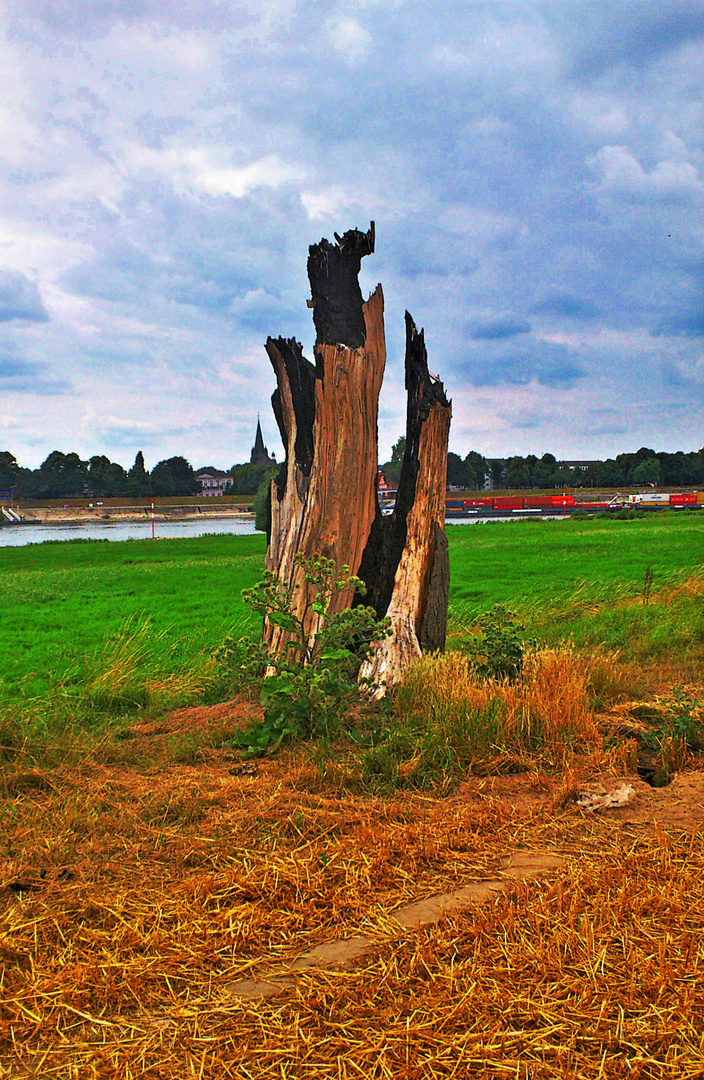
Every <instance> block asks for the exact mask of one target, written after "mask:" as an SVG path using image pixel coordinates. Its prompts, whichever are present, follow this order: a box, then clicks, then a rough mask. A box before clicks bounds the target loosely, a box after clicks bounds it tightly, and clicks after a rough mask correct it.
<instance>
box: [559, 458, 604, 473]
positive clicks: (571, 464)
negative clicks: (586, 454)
mask: <svg viewBox="0 0 704 1080" xmlns="http://www.w3.org/2000/svg"><path fill="white" fill-rule="evenodd" d="M602 464H603V462H601V461H589V460H582V461H558V463H557V465H558V468H560V469H572V472H586V471H587V469H591V467H592V465H602Z"/></svg>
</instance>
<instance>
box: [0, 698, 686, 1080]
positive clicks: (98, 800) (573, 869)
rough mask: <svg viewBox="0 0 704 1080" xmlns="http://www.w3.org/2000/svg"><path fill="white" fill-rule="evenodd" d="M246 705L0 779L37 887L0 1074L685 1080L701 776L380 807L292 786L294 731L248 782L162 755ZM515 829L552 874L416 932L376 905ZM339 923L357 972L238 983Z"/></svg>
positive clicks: (139, 731)
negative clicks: (252, 993)
mask: <svg viewBox="0 0 704 1080" xmlns="http://www.w3.org/2000/svg"><path fill="white" fill-rule="evenodd" d="M243 708H245V707H244V706H241V705H237V704H231V705H221V706H216V707H214V708H210V709H201V710H196V711H193V710H190V711H188V712H182V713H177V714H174V715H173V716H171V717H169V718H167V719H166V720H165V721H163V722H161V723H159V724H152V725H148V724H144V723H143V724H141V725H135V726H134V727H133V728H132V730H131V732H130V733H129V734H130V735H131V736H132V737H131V738H130V739H127V740H125V741H124V742H123V743H122V744H121V747H122V748H121V749H120V748H118V749H117V750H112V751H111V752H110V754H107V753H106V752H105V751H104V750H103V752H102V753H100V752H95V753H93V754H92V755H91V756H88V757H86V759H85V760H84V761H83V762H82V763H79V764H73V765H71V766H70V767H69V766H66V767H64V768H58V769H54V770H52V771H51V773H48V772H43V771H37V770H26V771H22V769H21V768H20V767H19V766H18V767H16V768H15V769H14V770H10V771H8V772H7V773H6V777H5V783H6V786H7V793H6V794H7V798H6V800H5V802H4V809H3V819H2V837H3V849H2V852H1V858H0V874H1V880H2V881H3V882H9V883H19V884H20V885H24V886H28V885H32V886H34V888H32V889H26V890H25V891H22V892H13V891H11V890H8V889H4V890H3V894H2V899H1V900H0V905H1V906H0V958H1V959H2V979H1V983H0V1009H1V1010H2V1012H1V1017H2V1029H1V1032H2V1034H1V1038H2V1042H1V1043H0V1062H1V1065H0V1076H3V1077H20V1076H36V1077H43V1078H44V1077H45V1078H47V1080H49V1078H52V1080H53V1078H61V1080H64V1078H66V1080H68V1078H76V1080H79V1078H80V1080H83V1078H86V1080H89V1078H93V1077H105V1078H113V1077H114V1078H120V1080H122V1078H124V1080H128V1078H136V1077H142V1076H148V1077H154V1078H163V1080H166V1078H168V1080H172V1078H175V1077H178V1078H182V1077H183V1078H189V1077H194V1078H203V1080H215V1078H218V1080H220V1078H224V1077H237V1078H248V1077H252V1078H269V1077H270V1078H272V1080H273V1078H276V1080H285V1078H289V1080H297V1078H304V1077H305V1078H309V1077H310V1078H317V1077H322V1078H331V1080H332V1078H335V1080H339V1078H343V1077H345V1078H358V1077H370V1078H376V1077H379V1078H381V1077H389V1078H391V1077H393V1078H394V1080H396V1078H401V1077H402V1078H407V1080H410V1078H418V1080H420V1078H435V1077H438V1078H439V1077H443V1078H449V1077H456V1078H459V1077H465V1076H473V1077H475V1076H476V1077H486V1078H489V1077H491V1078H494V1077H496V1078H509V1077H516V1078H520V1080H528V1078H533V1080H537V1078H541V1080H542V1078H547V1077H564V1078H588V1080H597V1078H599V1080H601V1078H611V1077H613V1078H616V1077H619V1078H620V1077H624V1078H625V1077H628V1078H629V1080H630V1078H633V1077H637V1078H642V1080H645V1078H647V1080H651V1078H653V1080H655V1078H657V1080H660V1078H665V1077H668V1078H670V1077H671V1078H673V1080H687V1078H689V1080H694V1078H695V1077H698V1078H700V1077H702V1075H704V1066H703V1064H702V1063H703V1062H704V945H703V944H702V935H701V928H702V925H704V889H703V888H702V879H703V871H704V848H703V845H702V840H703V838H704V834H703V832H702V818H704V809H702V806H703V805H704V774H702V773H696V772H690V773H688V774H686V776H683V777H681V778H678V779H677V780H676V781H675V783H674V784H673V785H672V786H671V787H669V788H663V789H661V790H657V791H656V790H653V789H651V788H648V787H647V786H646V785H645V784H643V783H642V782H640V781H638V779H637V778H633V777H631V778H630V779H631V782H632V783H633V785H634V787H635V788H636V790H637V793H638V795H637V799H636V802H635V804H633V805H632V806H629V807H627V808H625V809H624V810H613V811H607V812H605V813H603V814H600V815H599V814H596V815H590V814H587V813H585V812H584V811H581V810H579V809H578V808H577V807H576V805H575V803H574V792H575V787H576V786H578V784H577V779H576V778H575V776H574V775H573V776H571V777H570V776H569V775H568V776H567V777H566V778H565V777H559V776H556V777H554V778H552V779H551V778H550V777H549V776H547V775H545V774H544V773H540V772H533V773H529V774H524V775H523V776H519V777H511V776H500V777H494V778H489V777H487V778H479V777H476V778H474V779H468V780H467V781H466V782H465V783H464V784H463V785H462V786H461V787H460V788H459V790H458V791H457V792H456V793H455V794H454V795H452V796H451V797H450V798H445V799H436V798H434V797H431V796H428V795H422V794H418V793H403V794H402V795H397V796H395V797H393V798H388V799H386V800H382V799H376V798H359V797H352V796H344V795H342V796H339V795H331V794H329V793H327V794H326V793H325V791H319V792H317V793H312V792H311V790H310V776H311V764H310V759H309V758H308V757H307V755H306V753H305V751H299V752H298V753H293V752H291V753H290V754H289V755H287V756H281V757H279V758H278V759H276V760H273V761H271V762H267V763H263V764H261V765H259V766H258V768H257V769H256V771H255V772H253V773H251V774H247V773H244V772H242V770H241V767H240V766H239V765H237V763H236V762H234V761H233V759H232V756H231V755H229V754H228V753H227V752H226V751H225V750H214V751H207V752H205V753H204V754H203V758H204V760H201V761H199V762H196V763H194V764H193V765H184V764H176V763H174V762H173V757H171V758H170V757H169V749H168V748H169V746H171V747H172V746H173V745H174V740H178V739H179V738H180V737H181V736H182V734H183V732H184V731H186V730H191V729H192V727H193V725H194V723H195V724H197V725H198V726H199V727H200V728H201V730H204V729H206V728H208V727H210V728H214V729H218V730H220V729H222V728H223V727H225V728H227V727H228V726H232V727H234V726H235V725H236V724H237V723H238V722H240V721H241V718H242V710H243ZM162 751H163V754H162ZM160 755H161V757H160ZM111 756H112V760H110V758H111ZM595 761H596V759H594V762H593V765H594V763H595ZM621 778H622V774H619V775H616V770H614V775H612V776H609V775H608V774H607V773H603V772H602V774H601V776H599V775H597V774H596V773H595V774H594V775H593V776H592V778H591V779H592V782H593V783H600V782H601V783H604V784H606V785H607V786H608V785H609V784H614V785H615V784H616V783H618V782H619V780H620V779H621ZM685 781H686V782H685ZM684 798H686V800H687V802H686V804H683V803H682V802H681V800H682V799H684ZM656 821H659V822H660V824H654V822H656ZM517 849H528V850H538V851H545V852H555V853H559V854H560V855H562V856H563V857H564V858H565V863H564V867H563V869H561V870H559V871H557V872H555V873H553V874H551V875H550V876H548V877H547V878H546V880H544V881H543V882H537V883H527V884H523V885H521V884H519V885H517V886H516V887H515V889H514V890H513V891H512V892H511V893H509V894H508V895H503V896H501V895H499V896H497V897H496V898H494V899H490V900H489V901H488V902H486V903H484V904H483V905H477V906H475V907H473V908H471V909H470V910H468V911H466V912H464V913H462V914H461V915H455V916H453V917H448V918H446V919H444V920H442V921H441V922H440V923H438V924H437V925H434V926H431V927H428V928H425V929H423V930H419V931H403V930H401V929H400V928H399V927H398V925H397V924H395V923H394V922H393V918H392V913H393V910H394V909H395V908H398V907H399V906H400V905H401V904H403V903H406V902H408V901H410V900H415V899H418V898H420V897H423V896H427V895H430V894H433V893H437V892H442V891H444V890H447V889H448V888H452V887H453V886H455V885H459V884H464V883H466V882H468V881H471V880H477V879H482V878H494V877H496V876H497V874H499V873H500V872H501V867H502V865H503V863H504V859H505V857H506V856H508V855H509V854H510V853H511V852H515V851H516V850H517ZM360 932H362V933H364V934H366V935H369V936H371V937H372V938H373V939H374V940H375V942H376V943H377V948H376V949H375V951H373V952H372V954H371V955H369V956H367V957H366V958H365V959H364V960H363V961H362V963H361V964H360V966H358V967H356V968H352V969H347V970H339V971H330V970H328V971H306V972H301V973H299V974H298V975H297V976H296V978H295V980H294V982H293V984H292V986H291V987H290V988H289V989H288V990H287V991H286V992H285V993H284V994H283V995H282V996H280V997H277V998H273V999H271V1000H262V1001H251V1000H250V1001H246V1000H241V999H240V998H239V997H237V995H236V994H235V993H234V992H233V983H235V982H236V981H237V980H238V979H242V978H245V977H251V976H257V975H258V974H261V973H262V972H266V971H267V970H268V969H270V968H271V967H272V966H274V967H276V966H279V967H281V966H284V967H285V966H286V965H287V964H289V963H291V962H292V961H293V960H294V959H295V958H296V957H297V956H299V955H300V954H301V953H303V952H304V951H306V950H307V949H308V948H309V947H310V946H311V945H312V944H315V943H320V942H325V941H331V940H334V939H336V938H340V937H345V936H348V935H351V934H355V933H360Z"/></svg>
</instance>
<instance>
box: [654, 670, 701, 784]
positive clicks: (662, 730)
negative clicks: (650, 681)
mask: <svg viewBox="0 0 704 1080" xmlns="http://www.w3.org/2000/svg"><path fill="white" fill-rule="evenodd" d="M656 705H657V706H658V710H657V717H658V723H657V726H656V727H654V728H653V729H652V730H651V731H649V732H648V733H647V734H646V735H645V736H644V742H645V743H646V745H648V746H649V747H650V749H651V750H655V751H656V752H657V755H658V763H659V765H660V769H661V771H662V773H663V778H664V781H665V782H667V780H669V779H670V778H671V777H672V775H673V774H674V773H675V772H676V771H677V770H678V769H681V768H682V767H683V766H684V765H686V763H687V761H688V760H689V759H690V758H691V755H692V753H701V752H702V751H704V702H702V701H700V700H699V699H698V698H695V697H694V696H693V695H692V694H691V693H690V692H688V691H687V690H685V689H684V688H683V687H676V688H675V689H674V690H673V692H672V693H671V694H670V695H668V696H667V697H661V698H657V699H656Z"/></svg>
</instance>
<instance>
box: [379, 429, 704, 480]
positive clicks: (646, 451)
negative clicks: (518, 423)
mask: <svg viewBox="0 0 704 1080" xmlns="http://www.w3.org/2000/svg"><path fill="white" fill-rule="evenodd" d="M405 448H406V440H405V438H400V439H399V440H398V441H397V442H396V443H395V444H394V447H393V450H392V451H391V460H390V461H387V462H386V463H385V464H384V465H383V466H382V468H383V470H384V473H385V474H386V476H387V477H388V479H389V480H390V481H391V482H392V483H398V478H399V474H400V472H401V462H402V461H403V454H404V450H405ZM447 483H448V486H452V487H456V488H460V489H463V490H466V491H477V490H481V489H482V488H484V487H487V486H491V487H492V488H511V489H517V490H529V489H531V488H543V489H545V488H564V487H598V488H602V487H607V488H618V487H638V486H641V485H649V484H653V485H655V486H656V487H661V486H663V487H697V486H699V487H704V447H702V449H701V450H696V451H693V452H691V453H688V454H685V453H683V452H682V451H677V453H675V454H665V453H657V452H656V451H655V450H651V449H650V448H649V447H647V446H642V447H641V448H640V450H637V451H636V452H635V453H634V454H619V455H618V456H617V457H615V458H608V459H607V460H606V461H595V462H591V463H590V464H589V465H588V466H587V467H586V469H581V468H574V467H570V466H567V465H565V464H562V465H561V464H560V463H559V462H558V460H557V458H556V457H555V456H554V455H553V454H543V456H542V457H540V458H539V457H536V455H535V454H528V455H527V456H526V457H519V456H517V455H516V456H514V457H509V458H490V459H487V458H485V457H483V456H482V455H481V454H479V453H477V451H476V450H470V452H469V453H468V454H467V456H466V457H464V458H461V457H460V455H459V454H454V453H452V452H450V453H449V454H448V455H447Z"/></svg>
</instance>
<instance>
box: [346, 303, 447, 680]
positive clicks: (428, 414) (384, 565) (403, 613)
mask: <svg viewBox="0 0 704 1080" xmlns="http://www.w3.org/2000/svg"><path fill="white" fill-rule="evenodd" d="M406 392H407V394H408V407H407V414H406V449H405V453H404V458H403V463H402V465H401V476H400V478H399V484H398V494H397V496H396V505H395V507H394V512H393V514H392V515H391V518H384V517H383V516H382V515H381V513H380V512H379V513H378V514H377V516H376V518H375V521H374V525H373V527H372V532H371V535H370V537H369V544H368V545H367V549H366V550H365V553H364V556H363V558H362V564H361V566H360V574H359V576H360V577H361V578H362V580H363V581H364V582H365V584H366V585H367V588H368V592H369V595H370V596H371V598H372V603H373V605H374V607H375V608H376V610H377V612H378V613H379V614H384V615H386V616H387V617H388V618H389V620H390V622H391V633H390V635H389V637H387V638H385V639H384V640H383V641H381V642H379V643H378V644H377V645H376V647H375V649H374V653H373V655H372V657H371V659H370V660H369V661H368V662H366V663H365V664H363V665H362V669H361V671H360V678H361V679H365V680H368V681H369V682H370V684H371V686H372V688H373V689H372V693H373V694H374V696H375V697H382V696H383V695H384V694H385V692H386V690H387V689H390V688H391V687H392V686H394V685H395V684H396V683H398V682H399V681H400V680H401V679H402V678H403V676H404V674H405V672H406V671H407V669H408V667H409V665H410V664H411V663H412V662H413V660H415V659H417V657H419V656H420V655H421V649H422V648H426V649H431V650H437V649H443V648H444V647H445V632H446V627H447V604H448V589H449V579H450V569H449V559H448V549H447V538H446V536H445V532H444V528H443V526H444V524H445V492H446V488H447V443H448V438H449V433H450V419H451V416H452V406H451V403H450V402H449V401H448V400H447V398H446V396H445V391H444V388H443V385H442V383H441V382H440V380H439V379H436V378H435V377H433V376H431V375H430V373H429V371H428V357H427V352H426V348H425V341H424V335H423V331H422V330H421V331H420V332H419V331H418V330H416V327H415V324H414V322H413V319H412V318H411V316H410V315H409V313H408V312H406ZM387 598H388V599H387Z"/></svg>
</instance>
